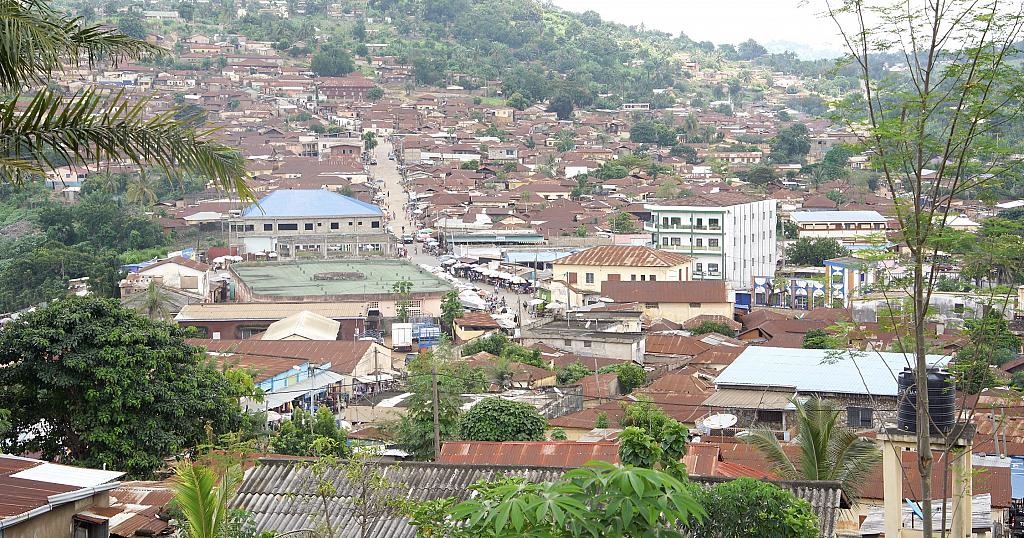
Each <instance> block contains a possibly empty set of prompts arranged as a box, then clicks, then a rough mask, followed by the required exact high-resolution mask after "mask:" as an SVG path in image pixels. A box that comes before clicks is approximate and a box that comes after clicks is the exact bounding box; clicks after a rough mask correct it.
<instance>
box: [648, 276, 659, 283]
mask: <svg viewBox="0 0 1024 538" xmlns="http://www.w3.org/2000/svg"><path fill="white" fill-rule="evenodd" d="M649 280H650V281H651V282H657V280H658V275H651V277H650V278H649Z"/></svg>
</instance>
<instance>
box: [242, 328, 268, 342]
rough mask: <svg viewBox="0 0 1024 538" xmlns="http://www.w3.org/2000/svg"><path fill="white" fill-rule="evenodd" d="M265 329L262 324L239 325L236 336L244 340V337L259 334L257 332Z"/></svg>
mask: <svg viewBox="0 0 1024 538" xmlns="http://www.w3.org/2000/svg"><path fill="white" fill-rule="evenodd" d="M266 330H267V328H266V327H264V326H260V327H252V326H249V327H239V328H238V337H239V338H241V339H242V340H245V339H246V338H250V337H252V335H254V334H259V333H261V332H264V331H266Z"/></svg>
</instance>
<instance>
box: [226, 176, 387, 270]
mask: <svg viewBox="0 0 1024 538" xmlns="http://www.w3.org/2000/svg"><path fill="white" fill-rule="evenodd" d="M231 232H232V234H233V237H232V240H233V241H235V240H237V241H238V242H241V243H242V244H243V245H244V247H245V252H246V253H249V254H255V255H256V256H263V255H265V256H267V258H277V257H283V258H289V257H294V256H297V255H298V253H299V252H300V251H305V252H306V254H307V255H308V254H311V253H314V252H315V253H317V254H320V255H323V256H327V255H329V254H331V253H337V254H346V253H351V254H357V255H358V254H367V253H368V252H369V251H373V252H385V253H387V252H388V251H389V250H390V247H391V238H390V237H389V236H388V235H387V233H386V232H385V230H384V212H383V211H381V209H380V208H379V207H377V206H375V205H373V204H368V203H366V202H362V201H360V200H356V199H355V198H352V197H349V196H343V195H341V194H338V193H336V192H333V191H329V190H323V189H285V190H278V191H274V192H272V193H270V194H268V195H267V196H264V197H263V199H261V200H260V201H259V203H258V204H253V205H251V206H249V207H247V208H246V209H245V210H244V211H242V213H241V215H240V216H238V217H237V218H235V219H233V220H232V222H231Z"/></svg>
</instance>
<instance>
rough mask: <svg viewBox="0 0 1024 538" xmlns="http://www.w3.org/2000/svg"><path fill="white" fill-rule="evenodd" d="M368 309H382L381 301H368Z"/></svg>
mask: <svg viewBox="0 0 1024 538" xmlns="http://www.w3.org/2000/svg"><path fill="white" fill-rule="evenodd" d="M366 309H367V310H380V301H370V302H368V303H366Z"/></svg>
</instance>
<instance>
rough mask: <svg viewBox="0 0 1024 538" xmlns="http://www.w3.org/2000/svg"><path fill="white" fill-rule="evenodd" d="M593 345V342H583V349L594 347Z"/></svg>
mask: <svg viewBox="0 0 1024 538" xmlns="http://www.w3.org/2000/svg"><path fill="white" fill-rule="evenodd" d="M593 344H594V343H593V342H591V341H590V340H584V341H583V347H590V346H591V345H593Z"/></svg>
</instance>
